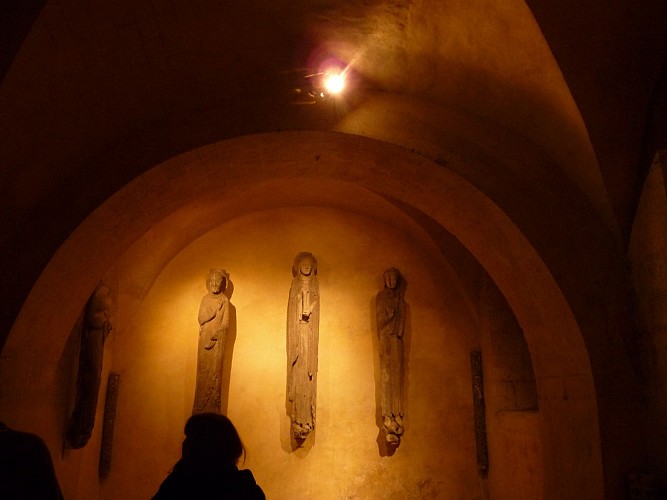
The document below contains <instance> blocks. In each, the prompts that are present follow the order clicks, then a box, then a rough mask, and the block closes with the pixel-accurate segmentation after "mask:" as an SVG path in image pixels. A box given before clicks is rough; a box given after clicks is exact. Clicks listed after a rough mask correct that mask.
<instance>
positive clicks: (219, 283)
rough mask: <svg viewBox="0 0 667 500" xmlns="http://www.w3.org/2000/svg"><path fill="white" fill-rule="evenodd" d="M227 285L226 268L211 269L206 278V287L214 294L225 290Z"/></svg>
mask: <svg viewBox="0 0 667 500" xmlns="http://www.w3.org/2000/svg"><path fill="white" fill-rule="evenodd" d="M226 287H227V272H226V271H225V270H224V269H211V271H210V272H209V273H208V279H207V280H206V289H207V290H208V291H209V292H211V293H214V294H216V295H217V294H219V293H222V292H224V290H225V288H226Z"/></svg>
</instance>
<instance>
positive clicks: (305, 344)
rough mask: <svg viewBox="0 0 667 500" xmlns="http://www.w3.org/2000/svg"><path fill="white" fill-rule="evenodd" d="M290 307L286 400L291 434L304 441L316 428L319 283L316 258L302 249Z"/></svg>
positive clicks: (293, 274) (293, 282) (294, 268)
mask: <svg viewBox="0 0 667 500" xmlns="http://www.w3.org/2000/svg"><path fill="white" fill-rule="evenodd" d="M292 276H293V277H294V279H293V280H292V286H291V287H290V291H289V303H288V306H287V400H288V411H289V416H290V419H291V427H292V434H293V435H294V438H295V439H296V440H297V441H302V440H304V439H306V437H308V434H310V432H311V431H312V430H313V429H314V428H315V404H316V396H317V356H318V355H317V346H318V342H319V323H320V285H319V282H318V279H317V260H316V259H315V257H314V256H313V254H311V253H309V252H301V253H300V254H298V255H297V256H296V258H295V259H294V265H293V266H292Z"/></svg>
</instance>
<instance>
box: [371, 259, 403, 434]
mask: <svg viewBox="0 0 667 500" xmlns="http://www.w3.org/2000/svg"><path fill="white" fill-rule="evenodd" d="M404 285H405V281H404V280H403V277H402V276H401V273H400V271H399V270H398V269H396V268H394V267H392V268H389V269H387V270H386V271H385V272H384V289H383V290H382V291H380V292H379V293H378V294H377V297H376V300H375V313H376V320H377V333H378V345H379V349H380V391H381V395H380V403H381V414H382V420H383V429H384V432H385V439H386V441H387V443H388V444H390V445H392V446H398V445H399V444H400V442H401V435H402V434H403V364H404V360H403V332H404V328H405V300H404V299H403V293H404V292H403V287H404Z"/></svg>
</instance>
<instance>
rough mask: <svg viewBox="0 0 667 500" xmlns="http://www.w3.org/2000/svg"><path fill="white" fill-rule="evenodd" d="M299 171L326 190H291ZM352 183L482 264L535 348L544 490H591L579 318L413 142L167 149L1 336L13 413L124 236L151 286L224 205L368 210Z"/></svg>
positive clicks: (77, 241) (35, 388)
mask: <svg viewBox="0 0 667 500" xmlns="http://www.w3.org/2000/svg"><path fill="white" fill-rule="evenodd" d="M300 183H315V184H318V183H320V184H321V185H325V186H327V187H328V188H330V189H331V190H330V191H329V192H328V193H320V192H317V191H313V190H299V189H298V186H299V185H300ZM337 189H338V190H339V191H338V192H336V190H337ZM355 190H360V191H359V192H364V193H375V194H376V195H377V196H379V197H381V198H387V199H397V200H400V201H401V202H402V203H405V204H407V205H410V206H413V207H415V208H416V209H418V210H420V211H421V212H423V213H425V214H427V215H428V216H429V217H431V218H432V219H433V220H435V221H436V222H438V223H439V224H440V225H441V226H442V227H443V228H445V229H446V230H447V231H449V232H450V233H451V234H453V235H454V236H456V237H457V238H458V240H459V241H460V242H461V243H462V244H463V245H464V246H465V247H466V248H467V249H468V250H469V251H470V252H471V253H472V255H474V257H475V258H476V259H477V261H478V262H479V263H480V264H481V265H482V267H483V268H484V269H485V270H486V271H487V272H488V274H489V275H490V276H491V277H492V278H493V280H494V281H495V282H496V284H497V285H498V287H499V289H500V290H501V292H502V293H503V295H504V296H505V297H506V299H507V302H508V303H509V305H510V307H511V308H512V310H513V312H514V314H515V315H516V318H517V319H518V321H519V323H520V324H521V327H522V328H523V331H524V335H525V337H526V340H527V343H528V346H529V349H530V352H531V356H532V360H533V366H534V369H535V375H536V382H537V389H538V397H539V404H540V409H541V425H542V437H543V448H544V451H545V453H544V456H545V473H544V477H545V481H546V483H545V485H544V495H545V497H547V498H574V497H585V498H600V497H602V496H603V493H602V491H603V486H602V466H601V458H600V441H599V432H598V424H597V409H596V398H595V390H594V385H593V376H592V373H591V368H590V364H589V360H588V355H587V352H586V348H585V345H584V342H583V340H582V338H581V333H580V331H579V328H578V325H577V323H576V321H575V319H574V316H573V314H572V312H571V310H570V307H569V305H568V303H567V301H566V299H565V298H564V296H563V294H562V293H561V291H560V289H559V287H558V285H557V283H556V282H555V280H554V278H553V277H552V276H551V274H550V272H549V269H548V268H547V266H546V265H545V264H544V262H543V261H542V259H541V258H540V256H539V255H538V253H537V252H536V251H535V249H534V248H533V247H532V245H531V244H530V242H529V241H527V240H526V238H525V237H524V236H523V235H522V234H521V232H520V231H519V230H518V228H517V227H516V226H515V225H514V224H513V223H512V221H511V220H510V219H509V218H508V217H507V216H506V215H505V214H504V213H503V212H502V211H501V210H500V209H499V208H498V207H497V206H496V205H495V204H494V203H493V202H491V201H490V200H489V199H488V198H487V197H486V196H484V194H483V193H481V192H479V191H478V190H477V189H476V188H474V187H473V186H472V185H470V184H469V183H468V182H466V181H465V180H463V179H462V178H461V177H459V176H457V175H456V174H454V173H452V172H451V171H450V170H447V169H445V168H442V167H440V166H438V165H436V164H434V163H432V162H431V161H429V160H427V159H425V158H423V157H420V156H418V155H415V154H414V153H410V152H408V151H406V150H403V149H401V148H398V147H396V146H392V145H388V144H385V143H380V142H378V141H374V140H369V139H364V138H360V137H356V136H349V135H341V134H331V133H311V132H293V133H275V134H265V135H259V136H249V137H243V138H238V139H234V140H229V141H223V142H220V143H216V144H213V145H210V146H206V147H202V148H199V149H196V150H194V151H191V152H189V153H186V154H183V155H180V156H178V157H175V158H173V159H171V160H169V161H167V162H165V163H163V164H161V165H159V166H157V167H155V168H154V169H152V170H151V171H149V172H148V173H146V174H145V175H142V176H141V177H139V178H137V179H135V180H134V181H133V182H132V183H130V184H129V185H128V186H126V187H125V188H124V189H123V190H121V191H120V192H118V193H117V194H116V195H114V196H113V197H112V198H111V199H109V200H108V201H107V202H106V203H104V204H103V205H102V206H100V207H99V208H98V210H96V211H95V212H94V213H93V214H91V216H90V217H89V218H88V219H87V220H86V221H85V222H84V223H83V224H81V226H79V228H78V229H77V230H76V231H75V232H74V233H73V234H72V235H71V236H70V238H69V239H68V240H67V242H66V243H65V244H64V245H63V246H62V247H61V248H60V249H59V251H58V252H57V253H56V255H55V256H54V258H53V259H52V261H51V263H50V264H49V266H48V267H47V269H46V270H45V271H44V272H43V273H42V276H41V277H40V279H39V281H38V282H37V283H36V285H35V287H34V288H33V290H32V292H31V294H30V297H29V298H28V300H27V301H26V303H25V305H24V307H23V309H22V311H21V314H20V316H19V318H18V320H17V322H16V323H15V325H14V328H13V330H12V332H11V334H10V337H9V339H8V341H7V344H6V346H5V352H4V354H5V355H7V356H8V361H9V367H8V368H9V369H8V370H5V372H4V373H3V376H2V386H3V391H4V393H5V395H6V396H9V397H5V398H3V402H2V406H3V408H5V407H6V405H16V406H15V407H16V408H17V409H15V410H13V411H15V412H19V413H20V412H21V406H22V402H23V401H25V400H26V398H27V397H30V398H35V397H40V396H42V397H44V398H45V399H46V400H47V401H53V396H52V395H49V394H48V393H49V390H50V389H51V388H52V386H53V385H54V384H55V382H54V379H55V374H54V372H55V370H54V366H56V365H57V360H58V357H59V356H60V353H61V352H62V348H63V346H64V343H65V341H66V339H67V335H68V334H69V331H70V328H71V325H72V324H74V322H75V320H76V317H77V315H78V314H79V312H80V310H81V308H82V306H83V304H84V303H85V301H86V299H87V297H88V295H89V293H90V290H91V289H92V288H93V286H94V284H95V283H96V282H97V280H98V279H99V278H100V277H101V276H104V275H105V274H106V273H107V272H108V271H109V269H110V268H111V267H112V266H113V265H115V264H116V263H117V262H118V261H119V259H122V257H123V255H124V253H125V252H126V251H128V249H130V247H132V246H133V245H137V244H138V245H144V246H150V252H148V253H146V254H145V255H144V257H145V260H146V262H145V264H146V265H147V266H148V267H149V268H150V267H152V268H153V271H151V270H150V269H148V270H146V275H145V276H143V278H142V279H143V280H144V285H146V284H148V285H147V286H150V280H151V276H153V277H154V276H155V275H156V273H157V272H159V270H160V269H161V267H162V266H164V264H165V263H166V262H167V261H168V260H169V259H170V258H171V256H173V255H175V254H176V253H177V252H178V251H179V250H180V249H181V248H183V246H185V245H186V244H187V243H188V242H190V241H192V240H193V239H194V238H196V237H198V236H199V235H201V234H203V233H204V232H206V231H208V230H209V229H211V228H212V227H215V226H217V225H220V224H221V223H223V222H224V221H226V220H230V219H231V218H233V217H235V216H236V215H240V214H243V213H248V212H251V211H254V210H259V209H262V208H266V207H271V206H284V205H285V204H289V205H303V204H314V205H335V206H344V207H347V208H351V209H353V210H357V211H360V212H362V213H368V212H372V211H373V210H374V207H373V205H372V203H371V205H370V206H365V205H364V202H366V201H368V200H369V199H372V196H370V197H369V196H368V194H366V195H365V196H364V197H363V198H362V197H360V198H358V199H355V197H354V192H355ZM350 195H352V196H350ZM375 208H377V207H375ZM149 261H150V262H149ZM63 289H65V290H67V291H68V293H67V294H63V293H62V290H63ZM45 331H50V333H51V335H50V336H46V335H43V334H42V332H45ZM28 346H29V347H28ZM28 351H30V352H28ZM35 356H37V357H38V359H40V360H43V363H42V364H41V366H40V367H39V368H37V369H32V370H31V371H30V377H31V380H29V381H28V383H27V385H28V387H27V388H26V381H25V380H21V377H22V375H25V373H26V371H25V368H22V367H21V363H22V362H23V361H25V360H26V359H28V358H31V357H32V358H34V357H35ZM12 368H16V370H13V369H12ZM19 382H21V383H20V384H19ZM19 386H20V387H19ZM26 393H28V394H29V396H26ZM54 405H55V403H54ZM53 426H54V427H56V426H57V424H56V423H54V424H53ZM54 435H58V433H57V432H55V429H54Z"/></svg>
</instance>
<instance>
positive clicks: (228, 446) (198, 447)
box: [183, 413, 245, 465]
mask: <svg viewBox="0 0 667 500" xmlns="http://www.w3.org/2000/svg"><path fill="white" fill-rule="evenodd" d="M184 432H185V441H183V460H186V461H193V462H199V461H215V462H221V463H225V464H229V465H236V464H237V463H238V462H239V459H240V458H241V457H242V456H243V457H245V448H244V446H243V443H242V442H241V438H240V437H239V433H238V432H237V430H236V428H235V427H234V424H232V421H231V420H229V419H228V418H227V417H226V416H224V415H221V414H219V413H197V414H196V415H192V416H191V417H190V418H189V419H188V421H187V422H186V423H185V431H184Z"/></svg>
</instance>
